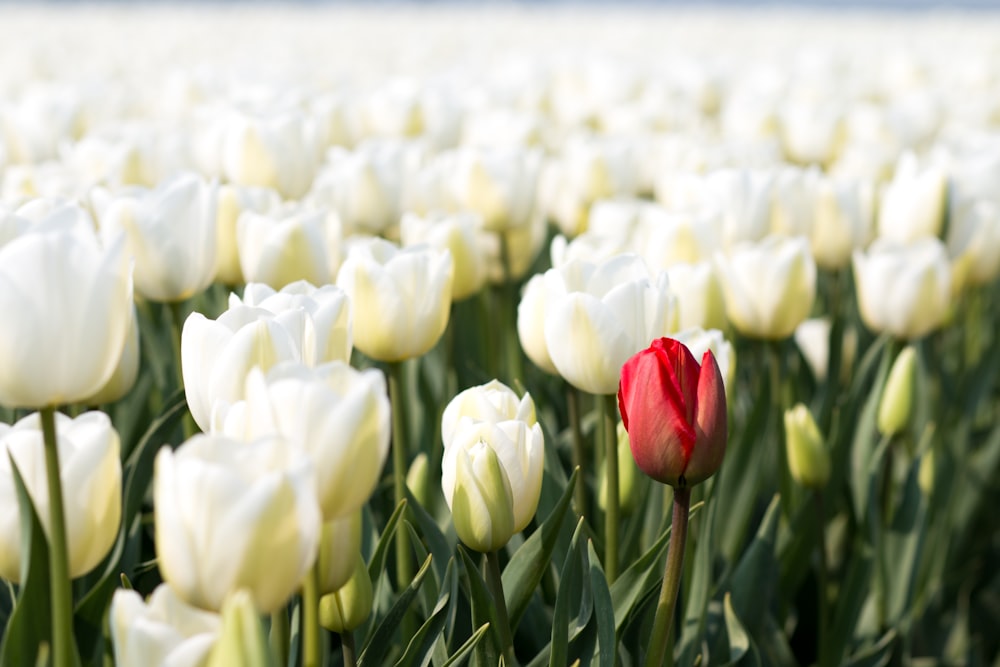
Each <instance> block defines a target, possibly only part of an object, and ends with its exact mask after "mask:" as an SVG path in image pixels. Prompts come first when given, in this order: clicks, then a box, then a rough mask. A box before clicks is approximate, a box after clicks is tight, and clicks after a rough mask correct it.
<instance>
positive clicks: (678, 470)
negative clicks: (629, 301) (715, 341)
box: [618, 338, 728, 488]
mask: <svg viewBox="0 0 1000 667" xmlns="http://www.w3.org/2000/svg"><path fill="white" fill-rule="evenodd" d="M618 407H619V409H620V410H621V414H622V422H623V423H624V424H625V430H626V431H628V435H629V443H630V445H631V449H632V456H633V458H635V462H636V465H638V466H639V469H640V470H642V471H643V472H644V473H646V474H647V475H649V476H650V477H652V478H653V479H655V480H656V481H658V482H661V483H663V484H669V485H671V486H674V487H680V488H684V487H686V486H693V485H695V484H697V483H698V482H701V481H704V480H706V479H708V478H709V477H711V476H712V475H713V474H714V473H715V471H716V470H718V469H719V466H720V465H721V464H722V458H723V456H724V455H725V453H726V438H727V435H728V431H727V423H726V389H725V385H724V384H723V381H722V374H721V373H720V372H719V367H718V365H717V364H716V362H715V356H714V355H713V354H712V353H711V351H706V352H705V353H704V355H703V356H702V358H701V365H699V364H698V362H697V361H695V358H694V356H693V355H692V354H691V351H690V350H689V349H688V348H687V347H686V346H685V345H684V344H683V343H681V342H679V341H677V340H674V339H671V338H660V339H658V340H655V341H653V343H652V344H651V345H650V346H649V347H648V348H647V349H645V350H643V351H641V352H639V353H638V354H636V355H635V356H633V357H632V358H631V359H629V360H628V361H626V362H625V365H624V366H622V370H621V383H620V385H619V388H618Z"/></svg>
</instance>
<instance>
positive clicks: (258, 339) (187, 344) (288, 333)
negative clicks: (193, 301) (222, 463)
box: [181, 304, 308, 431]
mask: <svg viewBox="0 0 1000 667" xmlns="http://www.w3.org/2000/svg"><path fill="white" fill-rule="evenodd" d="M307 318H308V314H307V313H306V312H305V311H304V310H301V309H296V310H291V311H287V312H284V313H281V314H279V315H274V314H273V313H270V312H268V311H267V310H264V309H263V308H252V307H250V306H244V305H242V304H239V305H237V306H235V307H233V308H230V309H229V310H227V311H226V312H224V313H223V314H222V315H220V316H219V319H217V320H209V319H207V318H206V317H205V316H204V315H202V314H201V313H191V315H190V316H188V318H187V320H186V321H185V322H184V329H183V330H182V331H181V369H182V373H183V376H184V393H185V396H186V397H187V404H188V408H189V409H190V410H191V416H192V417H193V418H194V421H195V423H196V424H198V427H199V428H201V430H202V431H209V430H210V427H211V424H212V408H213V406H214V405H215V402H216V401H219V400H222V401H225V402H227V403H235V402H236V401H239V400H242V398H243V397H244V392H245V383H246V377H247V374H249V372H250V369H252V368H253V367H254V366H259V367H260V368H261V369H262V370H264V371H266V370H268V369H269V368H271V366H274V365H275V364H277V363H278V362H280V361H301V360H302V358H303V353H302V345H303V334H304V333H305V332H306V331H307V325H306V324H305V322H304V320H306V319H307Z"/></svg>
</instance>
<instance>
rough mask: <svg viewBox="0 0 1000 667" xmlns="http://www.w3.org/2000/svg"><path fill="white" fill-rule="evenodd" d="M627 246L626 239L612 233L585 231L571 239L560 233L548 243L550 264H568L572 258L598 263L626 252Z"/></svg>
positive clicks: (555, 265) (558, 265)
mask: <svg viewBox="0 0 1000 667" xmlns="http://www.w3.org/2000/svg"><path fill="white" fill-rule="evenodd" d="M629 246H630V244H629V243H627V240H626V239H623V238H619V237H618V236H614V235H608V236H605V235H603V234H599V233H597V232H592V231H586V232H584V233H582V234H580V235H579V236H577V237H576V238H575V239H573V240H572V241H569V240H567V239H566V237H565V236H563V235H561V234H560V235H558V236H556V237H555V238H553V239H552V243H551V245H549V257H550V258H551V260H552V266H554V267H556V268H558V267H560V266H563V265H564V264H568V263H569V262H571V261H572V260H574V259H582V260H583V261H585V262H590V263H592V264H600V263H601V262H606V261H608V260H609V259H611V258H612V257H614V256H615V255H620V254H622V253H624V252H628V251H629Z"/></svg>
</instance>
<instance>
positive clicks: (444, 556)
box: [403, 486, 454, 583]
mask: <svg viewBox="0 0 1000 667" xmlns="http://www.w3.org/2000/svg"><path fill="white" fill-rule="evenodd" d="M403 489H404V491H405V492H406V500H407V502H408V503H409V504H408V505H407V507H408V508H409V509H410V511H411V512H412V513H413V516H414V518H415V519H416V521H417V528H419V529H420V533H421V535H423V538H424V542H425V543H426V544H427V549H428V550H429V551H430V552H431V553H432V554H434V566H433V567H434V576H435V578H436V579H437V581H438V583H440V582H442V581H443V580H444V575H445V570H446V569H447V564H448V562H449V561H450V560H451V557H452V554H453V553H454V549H453V548H452V546H451V545H449V544H448V540H447V539H446V538H445V536H444V534H443V533H442V532H441V528H440V527H439V526H438V525H437V522H436V521H435V520H434V518H433V517H432V516H431V515H430V514H428V513H427V510H425V509H424V507H423V505H421V504H420V503H419V502H418V501H417V499H416V498H414V497H413V494H412V493H410V489H409V488H407V487H405V486H404V487H403Z"/></svg>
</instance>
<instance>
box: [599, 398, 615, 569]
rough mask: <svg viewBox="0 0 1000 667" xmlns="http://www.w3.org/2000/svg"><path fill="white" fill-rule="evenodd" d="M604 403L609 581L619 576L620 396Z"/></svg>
mask: <svg viewBox="0 0 1000 667" xmlns="http://www.w3.org/2000/svg"><path fill="white" fill-rule="evenodd" d="M602 402H603V403H604V458H605V461H604V465H605V470H606V471H607V475H608V496H607V510H606V511H605V514H606V515H605V517H604V574H605V576H606V577H607V578H608V583H609V584H613V583H614V582H615V579H617V578H618V515H619V511H618V433H617V428H616V427H617V420H618V397H617V396H616V395H614V394H609V395H607V396H603V397H602Z"/></svg>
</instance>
